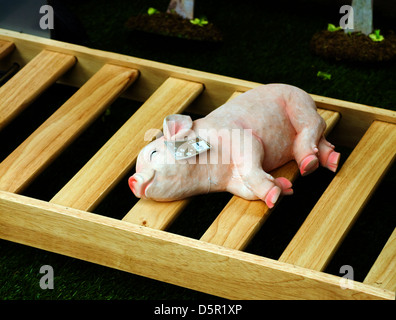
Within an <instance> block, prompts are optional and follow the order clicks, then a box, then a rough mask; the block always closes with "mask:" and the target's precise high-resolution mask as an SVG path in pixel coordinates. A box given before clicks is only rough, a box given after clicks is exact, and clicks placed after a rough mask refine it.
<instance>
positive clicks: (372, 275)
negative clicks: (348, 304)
mask: <svg viewBox="0 0 396 320" xmlns="http://www.w3.org/2000/svg"><path fill="white" fill-rule="evenodd" d="M364 283H366V284H370V285H373V286H376V287H378V288H382V289H387V290H390V291H393V292H395V291H396V228H395V230H393V233H392V235H391V236H390V237H389V239H388V241H387V243H386V244H385V247H384V248H383V249H382V251H381V253H380V255H379V256H378V258H377V260H376V261H375V263H374V265H373V266H372V267H371V269H370V272H369V273H368V274H367V276H366V278H365V279H364Z"/></svg>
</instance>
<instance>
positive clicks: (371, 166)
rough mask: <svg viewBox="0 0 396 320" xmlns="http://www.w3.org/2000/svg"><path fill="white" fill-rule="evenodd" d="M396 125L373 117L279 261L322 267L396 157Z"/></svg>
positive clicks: (315, 268)
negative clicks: (373, 119) (368, 126)
mask: <svg viewBox="0 0 396 320" xmlns="http://www.w3.org/2000/svg"><path fill="white" fill-rule="evenodd" d="M395 153H396V126H395V125H394V124H391V123H386V122H381V121H374V122H373V123H372V124H371V126H370V128H369V129H368V130H367V132H366V133H365V135H364V136H363V138H362V139H361V140H360V142H359V143H358V145H357V146H356V148H355V149H354V150H353V152H352V153H351V155H350V156H349V157H348V159H347V160H346V162H345V163H344V165H343V166H342V168H341V170H340V171H339V172H338V173H337V175H336V177H335V178H334V179H333V181H332V182H331V183H330V185H329V187H328V188H327V189H326V191H325V192H324V193H323V195H322V197H321V198H320V199H319V201H318V202H317V203H316V205H315V207H314V208H313V210H312V211H311V213H310V214H309V216H308V217H307V219H306V220H305V222H304V223H303V225H302V226H301V228H300V229H299V230H298V232H297V234H296V235H295V236H294V238H293V239H292V241H291V242H290V243H289V245H288V247H287V248H286V250H285V251H284V252H283V254H282V256H281V257H280V261H283V262H287V263H291V264H295V265H299V266H303V267H305V268H310V269H313V270H323V269H324V268H325V267H326V265H327V263H328V262H329V260H330V259H331V257H332V256H333V254H334V252H335V250H336V249H337V248H338V246H339V244H340V243H341V242H342V240H343V238H344V236H345V235H346V234H347V232H348V230H349V229H350V227H351V226H352V225H353V223H354V221H355V219H356V218H357V216H358V214H359V213H360V211H361V209H362V208H363V206H364V204H365V203H366V202H367V201H368V199H369V197H370V195H371V194H372V193H373V191H374V189H375V187H376V186H377V185H378V183H379V181H380V179H381V178H382V176H383V175H384V174H385V172H386V170H387V168H388V167H389V166H390V165H391V163H392V161H393V160H394V157H395Z"/></svg>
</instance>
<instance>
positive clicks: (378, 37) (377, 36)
mask: <svg viewBox="0 0 396 320" xmlns="http://www.w3.org/2000/svg"><path fill="white" fill-rule="evenodd" d="M369 37H370V39H371V40H373V41H376V42H377V41H383V40H384V39H385V38H384V36H383V35H381V34H380V29H377V30H374V33H370V34H369Z"/></svg>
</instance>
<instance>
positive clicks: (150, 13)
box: [147, 8, 159, 16]
mask: <svg viewBox="0 0 396 320" xmlns="http://www.w3.org/2000/svg"><path fill="white" fill-rule="evenodd" d="M147 13H148V15H149V16H152V15H153V14H156V13H159V11H158V10H157V9H155V8H148V10H147Z"/></svg>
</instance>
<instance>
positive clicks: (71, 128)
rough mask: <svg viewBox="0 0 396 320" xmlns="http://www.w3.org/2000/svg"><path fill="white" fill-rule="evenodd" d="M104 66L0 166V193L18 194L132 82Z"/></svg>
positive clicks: (131, 73)
mask: <svg viewBox="0 0 396 320" xmlns="http://www.w3.org/2000/svg"><path fill="white" fill-rule="evenodd" d="M137 75H138V72H137V71H136V70H134V69H129V68H125V67H119V66H115V65H105V66H103V68H102V69H100V70H99V71H98V72H97V73H96V74H95V75H94V76H93V77H92V78H91V79H90V80H89V81H88V82H87V83H86V84H85V85H83V86H82V87H81V88H80V89H79V90H78V91H77V92H76V93H75V94H74V95H73V96H72V97H71V98H70V99H69V100H68V101H67V102H65V103H64V104H63V105H62V106H61V107H60V108H59V109H58V110H57V111H56V112H55V113H54V114H53V115H52V116H51V117H49V118H48V120H47V121H45V122H44V123H43V124H42V125H41V126H40V127H39V128H38V129H37V130H36V131H35V132H33V133H32V134H31V135H30V136H29V137H28V138H27V139H26V140H25V141H24V142H23V143H22V144H21V145H20V146H19V147H18V148H17V149H15V150H14V152H12V153H11V154H10V155H9V156H8V157H7V158H6V159H5V160H4V161H3V162H2V163H1V164H0V189H1V190H5V191H9V192H21V191H22V190H23V189H24V188H25V187H26V186H27V185H28V184H29V183H30V182H31V181H32V180H33V179H34V178H35V177H36V176H37V175H38V174H39V173H40V172H41V171H42V170H43V169H44V168H45V167H47V166H48V164H49V163H51V161H52V160H53V159H54V158H56V157H57V155H59V153H60V152H62V150H64V149H65V148H66V147H67V146H68V145H69V144H70V143H71V142H72V141H73V140H74V139H75V138H76V137H77V136H78V135H79V134H80V133H81V132H82V131H83V130H84V129H85V128H86V127H87V126H88V125H89V124H90V123H91V122H92V121H94V120H95V118H96V117H98V116H99V115H100V114H101V113H102V112H103V111H104V110H105V108H106V107H107V106H108V105H109V104H110V103H111V102H113V100H114V99H115V98H116V97H117V96H119V95H120V94H121V92H122V91H123V90H124V89H125V88H127V87H128V86H129V85H130V84H131V83H132V82H133V80H135V79H136V77H137Z"/></svg>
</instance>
